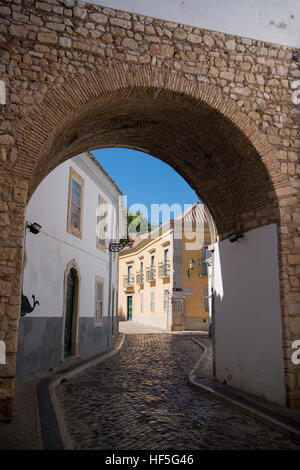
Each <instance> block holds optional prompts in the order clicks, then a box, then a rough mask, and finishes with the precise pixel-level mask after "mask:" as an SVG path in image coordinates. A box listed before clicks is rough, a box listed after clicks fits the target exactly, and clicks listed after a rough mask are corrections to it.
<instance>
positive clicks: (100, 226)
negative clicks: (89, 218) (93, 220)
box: [96, 196, 108, 249]
mask: <svg viewBox="0 0 300 470" xmlns="http://www.w3.org/2000/svg"><path fill="white" fill-rule="evenodd" d="M107 235H108V207H107V203H106V201H105V200H104V199H103V198H102V197H101V196H98V208H97V243H96V246H97V248H99V249H105V248H106V239H107Z"/></svg>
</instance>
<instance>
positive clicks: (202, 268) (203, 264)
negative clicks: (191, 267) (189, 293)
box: [199, 258, 208, 276]
mask: <svg viewBox="0 0 300 470" xmlns="http://www.w3.org/2000/svg"><path fill="white" fill-rule="evenodd" d="M207 274H208V269H207V263H206V260H205V259H204V258H202V259H201V260H200V263H199V276H207Z"/></svg>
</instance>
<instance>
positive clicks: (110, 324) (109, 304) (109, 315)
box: [107, 244, 113, 348]
mask: <svg viewBox="0 0 300 470" xmlns="http://www.w3.org/2000/svg"><path fill="white" fill-rule="evenodd" d="M108 246H110V244H109V245H108ZM108 253H109V276H108V336H107V347H108V348H109V347H110V345H111V341H112V328H113V325H112V315H111V277H112V274H111V271H112V252H111V250H110V249H109V250H108Z"/></svg>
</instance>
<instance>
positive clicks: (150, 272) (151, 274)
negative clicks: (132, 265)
mask: <svg viewBox="0 0 300 470" xmlns="http://www.w3.org/2000/svg"><path fill="white" fill-rule="evenodd" d="M155 278H156V269H155V268H154V267H153V266H151V267H150V268H146V281H147V282H150V281H154V280H155Z"/></svg>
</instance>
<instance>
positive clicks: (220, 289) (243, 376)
mask: <svg viewBox="0 0 300 470" xmlns="http://www.w3.org/2000/svg"><path fill="white" fill-rule="evenodd" d="M214 263H215V266H214V272H215V279H214V289H215V340H216V341H215V344H216V376H217V379H218V380H219V381H220V382H222V383H223V382H224V381H226V383H227V384H228V385H230V386H233V387H236V388H239V389H241V390H245V391H247V392H250V393H253V394H256V395H258V396H261V397H264V398H266V399H268V400H270V401H273V402H276V403H279V404H285V399H286V392H285V384H284V364H283V347H282V326H281V309H280V295H279V292H280V291H279V266H278V241H277V226H276V225H275V224H272V225H268V226H265V227H260V228H258V229H254V230H251V231H249V232H247V233H246V234H245V236H244V238H242V239H240V240H239V241H238V242H236V243H230V242H229V241H228V240H224V241H222V242H220V243H219V244H217V243H216V244H215V254H214Z"/></svg>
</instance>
